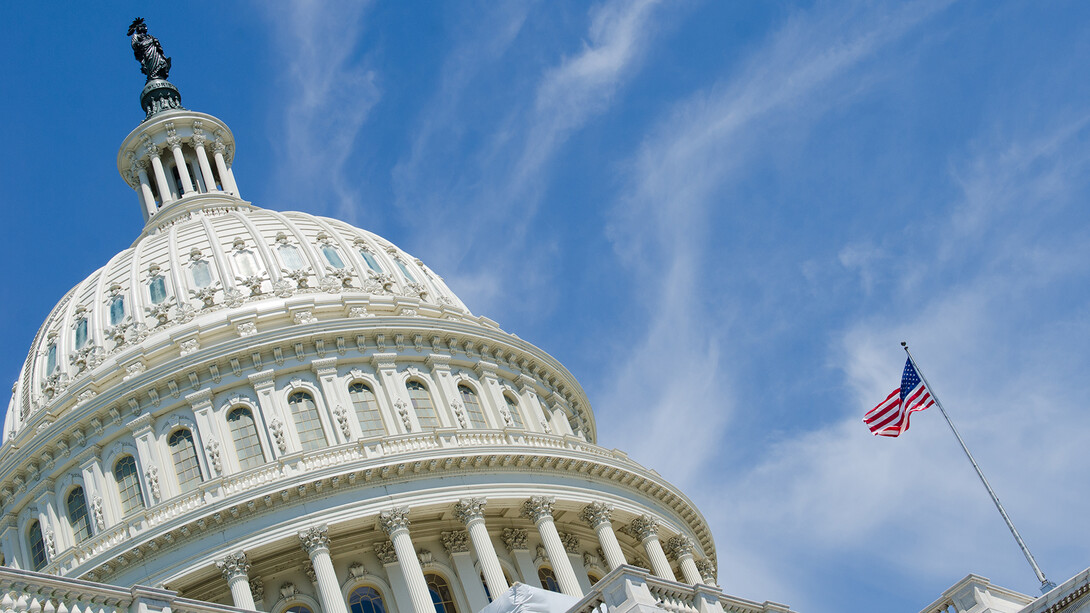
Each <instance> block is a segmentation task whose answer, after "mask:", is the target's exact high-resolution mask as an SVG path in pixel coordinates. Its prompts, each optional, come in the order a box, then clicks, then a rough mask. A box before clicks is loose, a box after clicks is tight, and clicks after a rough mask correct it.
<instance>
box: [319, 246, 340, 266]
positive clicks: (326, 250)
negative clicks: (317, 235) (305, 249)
mask: <svg viewBox="0 0 1090 613" xmlns="http://www.w3.org/2000/svg"><path fill="white" fill-rule="evenodd" d="M322 255H324V256H325V261H327V262H329V265H330V266H332V267H333V268H344V261H343V260H341V254H339V253H337V250H336V249H334V248H333V247H332V246H330V245H325V246H323V247H322Z"/></svg>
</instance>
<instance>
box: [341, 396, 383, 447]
mask: <svg viewBox="0 0 1090 613" xmlns="http://www.w3.org/2000/svg"><path fill="white" fill-rule="evenodd" d="M348 396H349V397H350V398H352V406H353V407H355V409H356V417H357V418H358V419H359V420H360V430H362V431H363V436H364V438H367V437H371V436H379V435H382V434H386V429H385V428H384V427H383V426H382V415H380V414H379V411H378V402H377V401H376V400H375V392H373V391H371V388H370V387H369V386H368V385H367V384H366V383H360V382H356V383H353V384H352V385H350V386H348Z"/></svg>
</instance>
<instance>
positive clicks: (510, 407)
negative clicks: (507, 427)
mask: <svg viewBox="0 0 1090 613" xmlns="http://www.w3.org/2000/svg"><path fill="white" fill-rule="evenodd" d="M503 401H504V403H506V404H507V412H508V413H510V414H511V423H512V424H513V425H514V427H516V428H525V427H526V426H525V425H524V424H523V421H522V413H521V412H519V403H518V400H515V398H514V397H513V396H511V394H504V395H503Z"/></svg>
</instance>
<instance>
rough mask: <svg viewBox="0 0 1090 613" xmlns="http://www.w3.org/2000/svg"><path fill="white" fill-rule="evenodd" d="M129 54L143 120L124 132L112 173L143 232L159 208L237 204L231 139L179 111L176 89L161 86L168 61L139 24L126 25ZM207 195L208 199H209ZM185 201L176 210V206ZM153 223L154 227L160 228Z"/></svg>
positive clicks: (204, 119) (205, 119) (210, 122)
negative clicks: (133, 198)
mask: <svg viewBox="0 0 1090 613" xmlns="http://www.w3.org/2000/svg"><path fill="white" fill-rule="evenodd" d="M129 36H130V38H131V43H132V48H133V53H134V55H135V56H136V60H137V61H139V62H140V70H141V72H143V73H144V74H145V75H147V81H146V84H145V85H144V89H143V90H142V91H141V93H140V106H141V108H143V109H144V112H145V118H144V121H143V122H142V123H141V124H140V125H139V126H137V127H136V129H135V130H133V131H132V132H130V133H129V135H128V136H127V137H126V138H125V140H124V142H122V143H121V149H120V151H118V154H117V169H118V171H119V172H120V173H121V177H122V178H123V179H124V180H125V182H126V183H128V184H129V186H130V187H132V188H133V189H134V190H135V191H136V192H137V195H138V196H139V199H140V205H141V211H142V212H143V215H144V221H145V222H146V223H147V224H148V227H146V228H145V232H153V231H154V227H153V225H152V224H153V222H152V218H155V217H159V216H162V215H163V211H164V209H167V208H171V209H174V210H177V209H179V208H184V209H185V210H187V211H188V210H192V208H193V206H198V207H200V208H204V207H205V206H208V205H212V204H217V203H218V204H219V205H221V206H222V204H223V202H222V197H224V196H226V197H229V198H231V199H232V200H235V201H236V203H237V200H238V199H239V191H238V185H237V184H236V183H235V177H234V173H232V171H231V164H232V162H233V161H234V150H235V139H234V136H233V135H232V134H231V130H230V129H229V128H228V127H227V125H226V124H225V123H223V122H222V121H220V120H219V119H217V118H215V117H213V116H211V115H207V114H205V113H198V112H195V111H190V110H187V109H185V108H184V107H182V104H181V102H182V97H181V93H180V92H179V91H178V88H177V87H175V86H174V85H173V84H172V83H171V82H170V81H167V74H168V72H169V71H170V67H171V66H170V58H169V57H166V56H165V54H164V53H163V48H162V46H161V45H160V44H159V40H158V39H157V38H155V37H154V36H151V35H150V34H148V30H147V26H146V25H145V24H144V20H143V19H139V18H138V19H136V20H134V21H133V22H132V25H130V26H129ZM209 196H211V198H209ZM182 202H186V203H187V204H186V205H185V206H184V207H182V206H175V205H176V204H179V205H180V203H182ZM161 221H162V219H156V220H155V224H154V225H161Z"/></svg>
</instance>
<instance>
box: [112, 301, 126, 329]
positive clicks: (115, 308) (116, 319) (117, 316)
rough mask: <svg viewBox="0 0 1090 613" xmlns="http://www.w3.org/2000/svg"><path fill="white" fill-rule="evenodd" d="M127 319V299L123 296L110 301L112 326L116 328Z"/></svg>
mask: <svg viewBox="0 0 1090 613" xmlns="http://www.w3.org/2000/svg"><path fill="white" fill-rule="evenodd" d="M124 319H125V297H124V296H122V295H121V294H118V295H116V296H114V297H113V298H112V299H111V300H110V325H111V326H116V325H117V324H119V323H121V322H122V320H124Z"/></svg>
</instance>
